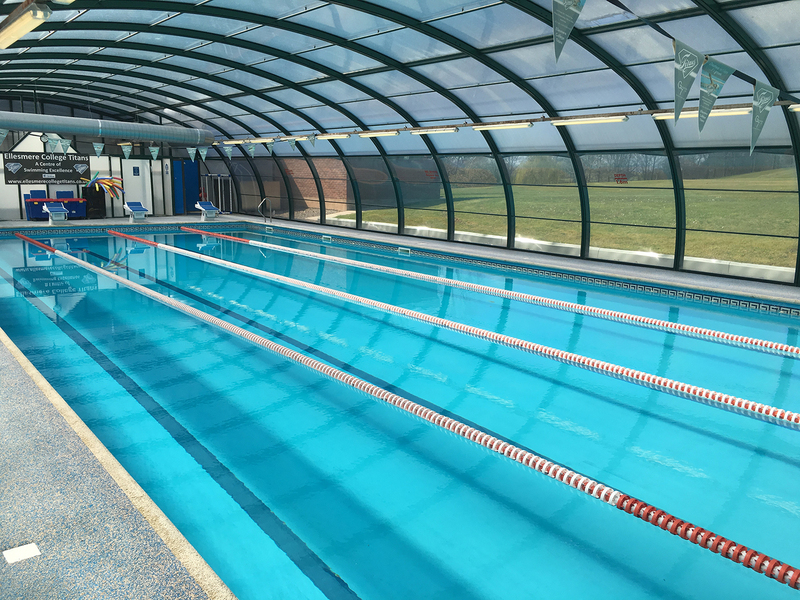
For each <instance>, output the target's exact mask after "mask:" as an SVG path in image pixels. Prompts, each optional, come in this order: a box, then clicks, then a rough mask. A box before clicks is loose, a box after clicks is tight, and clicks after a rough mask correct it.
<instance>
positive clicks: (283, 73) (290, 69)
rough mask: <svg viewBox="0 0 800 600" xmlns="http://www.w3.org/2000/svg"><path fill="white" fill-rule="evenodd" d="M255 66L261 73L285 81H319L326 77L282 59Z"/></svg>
mask: <svg viewBox="0 0 800 600" xmlns="http://www.w3.org/2000/svg"><path fill="white" fill-rule="evenodd" d="M253 66H254V67H255V68H256V69H258V70H260V71H266V72H267V73H272V74H273V75H276V76H278V77H283V78H284V79H289V80H291V81H308V80H310V79H319V78H321V77H325V75H324V74H323V73H320V72H319V71H314V70H313V69H309V68H307V67H304V66H303V65H298V64H297V63H293V62H290V61H288V60H283V59H282V58H279V59H277V60H270V61H267V62H263V63H259V64H257V65H253Z"/></svg>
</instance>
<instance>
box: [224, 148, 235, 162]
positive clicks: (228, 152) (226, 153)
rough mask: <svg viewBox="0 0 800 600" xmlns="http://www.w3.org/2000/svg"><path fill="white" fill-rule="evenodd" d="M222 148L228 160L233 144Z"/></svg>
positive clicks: (231, 154) (231, 153)
mask: <svg viewBox="0 0 800 600" xmlns="http://www.w3.org/2000/svg"><path fill="white" fill-rule="evenodd" d="M222 150H223V152H225V155H226V156H227V157H228V160H230V159H231V156H233V146H223V147H222Z"/></svg>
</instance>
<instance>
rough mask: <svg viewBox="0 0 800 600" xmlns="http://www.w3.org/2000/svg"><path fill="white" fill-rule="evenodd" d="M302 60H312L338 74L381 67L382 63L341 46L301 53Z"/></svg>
mask: <svg viewBox="0 0 800 600" xmlns="http://www.w3.org/2000/svg"><path fill="white" fill-rule="evenodd" d="M302 56H303V58H307V59H309V60H313V61H315V62H318V63H319V64H321V65H325V66H326V67H330V68H331V69H334V70H336V71H338V72H339V73H352V72H354V71H364V70H366V69H375V68H378V67H382V66H383V63H379V62H378V61H376V60H372V59H371V58H368V57H366V56H364V55H363V54H358V53H357V52H353V51H352V50H348V49H347V48H342V47H341V46H329V47H327V48H323V49H321V50H312V51H310V52H305V53H303V55H302Z"/></svg>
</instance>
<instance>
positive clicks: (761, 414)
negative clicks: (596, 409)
mask: <svg viewBox="0 0 800 600" xmlns="http://www.w3.org/2000/svg"><path fill="white" fill-rule="evenodd" d="M108 233H109V234H111V235H115V236H118V237H122V238H127V239H130V240H133V241H136V242H139V243H142V244H148V245H150V246H154V247H156V248H159V249H161V250H165V251H167V252H173V253H175V254H180V255H182V256H187V257H189V258H194V259H196V260H201V261H204V262H207V263H211V264H214V265H218V266H221V267H225V268H227V269H232V270H235V271H240V272H242V273H248V274H250V275H255V276H256V277H260V278H261V279H266V280H267V281H274V282H278V283H281V284H284V285H289V286H292V287H296V288H301V289H304V290H307V291H311V292H315V293H319V294H325V295H327V296H333V297H335V298H340V299H342V300H346V301H347V302H353V303H355V304H359V305H361V306H368V307H370V308H374V309H377V310H382V311H386V312H390V313H394V314H398V315H402V316H404V317H408V318H410V319H414V320H416V321H421V322H423V323H428V324H431V325H436V326H437V327H442V328H445V329H450V330H452V331H458V332H460V333H464V334H467V335H470V336H473V337H476V338H480V339H483V340H488V341H490V342H495V343H498V344H503V345H504V346H509V347H511V348H516V349H517V350H521V351H523V352H527V353H529V354H535V355H537V356H542V357H544V358H549V359H551V360H556V361H559V362H563V363H567V364H570V365H573V366H576V367H580V368H582V369H586V370H587V371H593V372H595V373H600V374H603V375H608V376H609V377H614V378H615V379H621V380H623V381H628V382H630V383H635V384H637V385H641V386H644V387H648V388H651V389H654V390H658V391H661V392H666V393H668V394H672V395H673V396H679V397H681V398H687V399H689V400H694V401H695V402H702V403H703V404H707V405H709V406H714V407H717V408H724V409H726V410H729V411H732V412H736V413H738V414H742V415H746V416H749V417H753V418H756V419H759V420H762V421H768V422H770V423H776V424H778V425H783V426H785V427H789V428H792V429H796V430H800V413H795V412H790V411H787V410H783V409H782V408H776V407H774V406H769V405H767V404H760V403H758V402H751V401H750V400H745V399H743V398H737V397H736V396H731V395H729V394H723V393H721V392H715V391H713V390H707V389H705V388H701V387H698V386H695V385H689V384H686V383H682V382H680V381H674V380H672V379H667V378H665V377H658V376H656V375H651V374H650V373H645V372H644V371H637V370H635V369H628V368H626V367H622V366H619V365H615V364H613V363H608V362H605V361H602V360H595V359H593V358H588V357H586V356H582V355H580V354H574V353H572V352H565V351H563V350H557V349H555V348H550V347H549V346H544V345H542V344H537V343H535V342H528V341H526V340H521V339H518V338H514V337H511V336H508V335H503V334H501V333H495V332H493V331H488V330H486V329H480V328H478V327H472V326H471V325H465V324H463V323H458V322H456V321H449V320H447V319H442V318H440V317H434V316H431V315H427V314H425V313H421V312H417V311H415V310H411V309H408V308H402V307H400V306H395V305H393V304H386V303H385V302H379V301H377V300H371V299H370V298H363V297H361V296H355V295H353V294H348V293H347V292H341V291H339V290H334V289H331V288H327V287H323V286H320V285H316V284H313V283H307V282H305V281H300V280H298V279H292V278H291V277H284V276H283V275H277V274H275V273H269V272H267V271H262V270H260V269H255V268H253V267H248V266H246V265H240V264H238V263H234V262H230V261H227V260H222V259H220V258H215V257H213V256H206V255H205V254H200V253H199V252H192V251H190V250H184V249H183V248H176V247H174V246H169V245H167V244H161V243H157V242H151V241H150V240H145V239H142V238H139V237H136V236H132V235H128V234H125V233H119V232H117V231H110V230H109V232H108Z"/></svg>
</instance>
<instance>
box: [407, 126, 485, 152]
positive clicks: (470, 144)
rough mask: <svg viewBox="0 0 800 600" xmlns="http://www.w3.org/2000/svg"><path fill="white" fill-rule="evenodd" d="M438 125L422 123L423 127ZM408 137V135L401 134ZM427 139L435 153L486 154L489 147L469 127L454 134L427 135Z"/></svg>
mask: <svg viewBox="0 0 800 600" xmlns="http://www.w3.org/2000/svg"><path fill="white" fill-rule="evenodd" d="M439 124H440V123H424V124H423V125H439ZM400 135H408V136H410V135H411V134H410V133H401V134H400ZM428 139H429V140H430V141H431V142H432V143H433V146H434V148H436V150H437V152H486V151H487V150H489V145H488V144H487V143H486V138H484V137H483V134H482V133H481V132H480V131H475V130H474V129H472V128H471V127H462V128H461V129H459V130H458V131H457V132H456V133H437V134H433V135H429V136H428Z"/></svg>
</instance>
